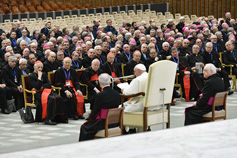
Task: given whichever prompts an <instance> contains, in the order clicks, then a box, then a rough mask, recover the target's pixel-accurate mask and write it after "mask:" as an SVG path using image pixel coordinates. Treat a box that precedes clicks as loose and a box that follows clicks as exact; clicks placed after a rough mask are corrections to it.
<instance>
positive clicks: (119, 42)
mask: <svg viewBox="0 0 237 158" xmlns="http://www.w3.org/2000/svg"><path fill="white" fill-rule="evenodd" d="M117 44H121V45H123V42H121V41H117V42H116V43H115V45H117Z"/></svg>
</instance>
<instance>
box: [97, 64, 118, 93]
mask: <svg viewBox="0 0 237 158" xmlns="http://www.w3.org/2000/svg"><path fill="white" fill-rule="evenodd" d="M101 69H102V72H103V73H107V74H109V75H110V76H112V77H113V78H117V77H122V73H121V71H120V66H119V65H118V64H116V63H113V64H111V63H109V62H108V61H107V62H105V63H104V64H103V65H102V66H101ZM114 75H115V76H114ZM112 86H114V87H112V88H114V89H115V90H116V91H118V92H119V93H120V92H121V89H120V88H118V86H117V83H115V82H114V85H112Z"/></svg>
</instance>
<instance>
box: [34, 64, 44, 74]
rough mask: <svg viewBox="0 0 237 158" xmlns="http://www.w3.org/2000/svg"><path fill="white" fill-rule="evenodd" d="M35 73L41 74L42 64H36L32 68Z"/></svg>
mask: <svg viewBox="0 0 237 158" xmlns="http://www.w3.org/2000/svg"><path fill="white" fill-rule="evenodd" d="M34 69H35V72H36V73H38V72H39V71H40V72H42V70H43V64H42V63H38V64H36V65H35V66H34Z"/></svg>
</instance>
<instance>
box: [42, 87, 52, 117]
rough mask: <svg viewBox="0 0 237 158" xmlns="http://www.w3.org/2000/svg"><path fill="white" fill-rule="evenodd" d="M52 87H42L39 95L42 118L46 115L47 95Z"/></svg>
mask: <svg viewBox="0 0 237 158" xmlns="http://www.w3.org/2000/svg"><path fill="white" fill-rule="evenodd" d="M51 91H52V89H46V88H45V89H44V90H43V93H42V95H41V104H42V119H45V118H46V117H47V104H48V96H49V94H50V93H51Z"/></svg>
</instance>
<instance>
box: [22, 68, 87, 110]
mask: <svg viewBox="0 0 237 158" xmlns="http://www.w3.org/2000/svg"><path fill="white" fill-rule="evenodd" d="M84 70H85V69H84V68H82V69H77V70H76V72H77V75H78V77H79V78H80V77H81V75H82V73H83V71H84ZM54 74H55V71H52V72H48V79H49V81H50V84H51V85H52V89H53V90H54V91H57V92H58V94H59V95H60V93H61V88H60V87H56V86H55V85H54V84H53V81H54ZM28 76H29V75H22V76H21V79H22V87H23V95H24V102H25V107H27V106H32V107H35V98H34V95H35V93H36V91H32V90H31V89H30V86H29V82H28ZM80 85H81V86H84V87H85V93H84V94H83V95H84V96H83V97H84V99H88V86H87V85H86V84H82V83H80ZM31 97H32V101H30V99H29V98H31Z"/></svg>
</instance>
